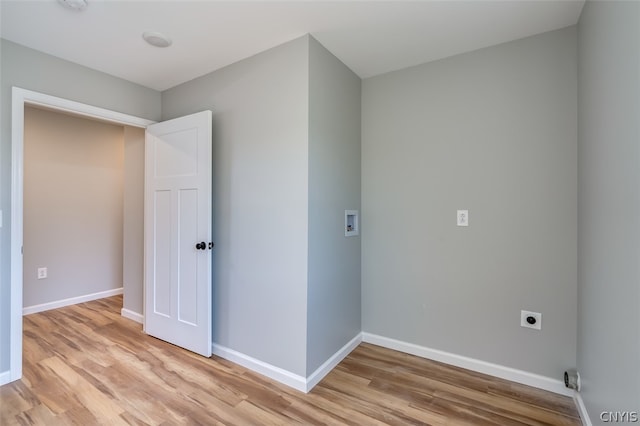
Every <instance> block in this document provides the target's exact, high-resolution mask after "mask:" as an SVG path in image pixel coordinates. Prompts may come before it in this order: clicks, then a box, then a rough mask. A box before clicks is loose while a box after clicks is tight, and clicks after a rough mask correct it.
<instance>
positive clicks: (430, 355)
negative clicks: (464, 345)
mask: <svg viewBox="0 0 640 426" xmlns="http://www.w3.org/2000/svg"><path fill="white" fill-rule="evenodd" d="M362 341H363V342H366V343H372V344H374V345H378V346H382V347H385V348H389V349H393V350H396V351H400V352H405V353H408V354H411V355H416V356H419V357H422V358H427V359H431V360H434V361H439V362H443V363H445V364H449V365H454V366H456V367H460V368H465V369H467V370H472V371H476V372H478V373H483V374H488V375H490V376H494V377H499V378H501V379H505V380H509V381H512V382H516V383H521V384H524V385H528V386H533V387H535V388H538V389H544V390H547V391H550V392H554V393H557V394H560V395H565V396H570V397H573V396H574V392H573V390H571V389H567V388H566V387H565V386H564V382H563V381H561V380H555V379H552V378H550V377H546V376H541V375H539V374H534V373H529V372H527V371H523V370H517V369H515V368H511V367H505V366H503V365H498V364H492V363H490V362H486V361H481V360H478V359H473V358H468V357H465V356H461V355H456V354H452V353H449V352H444V351H440V350H437V349H431V348H427V347H424V346H419V345H416V344H413V343H407V342H402V341H400V340H395V339H391V338H388V337H384V336H378V335H375V334H371V333H364V332H363V333H362Z"/></svg>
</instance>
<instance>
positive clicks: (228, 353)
mask: <svg viewBox="0 0 640 426" xmlns="http://www.w3.org/2000/svg"><path fill="white" fill-rule="evenodd" d="M211 352H213V353H214V355H217V356H219V357H221V358H224V359H226V360H229V361H231V362H233V363H235V364H238V365H241V366H243V367H245V368H248V369H249V370H251V371H254V372H256V373H258V374H261V375H263V376H266V377H268V378H270V379H273V380H275V381H277V382H280V383H282V384H285V385H287V386H289V387H292V388H294V389H296V390H299V391H301V392H306V389H307V381H306V379H305V378H304V377H303V376H300V375H298V374H294V373H292V372H290V371H287V370H285V369H283V368H280V367H276V366H275V365H271V364H269V363H266V362H264V361H260V360H259V359H256V358H253V357H251V356H249V355H245V354H243V353H242V352H238V351H236V350H233V349H231V348H227V347H226V346H222V345H219V344H217V343H212V344H211Z"/></svg>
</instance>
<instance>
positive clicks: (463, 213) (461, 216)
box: [456, 210, 469, 226]
mask: <svg viewBox="0 0 640 426" xmlns="http://www.w3.org/2000/svg"><path fill="white" fill-rule="evenodd" d="M456 221H457V224H458V226H469V210H458V213H457V215H456Z"/></svg>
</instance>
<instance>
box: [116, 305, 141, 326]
mask: <svg viewBox="0 0 640 426" xmlns="http://www.w3.org/2000/svg"><path fill="white" fill-rule="evenodd" d="M120 315H122V316H123V317H125V318H128V319H130V320H132V321H135V322H139V323H140V324H143V321H144V317H143V316H142V314H139V313H137V312H133V311H132V310H130V309H125V308H122V309H121V310H120Z"/></svg>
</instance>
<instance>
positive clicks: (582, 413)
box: [573, 392, 593, 426]
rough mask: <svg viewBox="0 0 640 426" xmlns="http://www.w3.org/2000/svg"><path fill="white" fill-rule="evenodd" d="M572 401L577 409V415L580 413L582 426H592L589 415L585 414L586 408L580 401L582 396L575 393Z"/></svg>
mask: <svg viewBox="0 0 640 426" xmlns="http://www.w3.org/2000/svg"><path fill="white" fill-rule="evenodd" d="M573 400H574V401H575V402H576V408H577V409H578V413H580V420H582V424H583V426H593V423H591V418H590V417H589V413H588V412H587V407H586V406H585V405H584V401H583V400H582V395H580V394H579V393H578V392H576V393H575V395H574V396H573Z"/></svg>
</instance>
